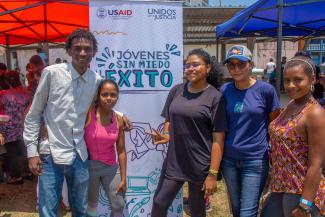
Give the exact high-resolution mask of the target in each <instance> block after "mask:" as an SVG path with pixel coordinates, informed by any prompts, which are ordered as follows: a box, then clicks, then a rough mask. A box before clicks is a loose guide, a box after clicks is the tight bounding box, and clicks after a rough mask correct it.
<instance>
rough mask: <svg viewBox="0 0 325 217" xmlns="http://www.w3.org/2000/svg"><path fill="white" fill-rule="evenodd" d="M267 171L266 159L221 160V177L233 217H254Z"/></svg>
mask: <svg viewBox="0 0 325 217" xmlns="http://www.w3.org/2000/svg"><path fill="white" fill-rule="evenodd" d="M268 170H269V161H268V159H261V160H233V159H223V160H222V164H221V171H222V175H223V177H224V179H225V182H226V185H227V189H228V193H229V196H230V202H231V209H232V212H233V216H234V217H256V216H257V213H258V206H259V200H260V197H261V194H262V191H263V188H264V185H265V182H266V179H267V175H268Z"/></svg>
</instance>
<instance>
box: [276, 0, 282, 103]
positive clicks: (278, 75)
mask: <svg viewBox="0 0 325 217" xmlns="http://www.w3.org/2000/svg"><path fill="white" fill-rule="evenodd" d="M282 23H283V0H278V38H277V58H276V60H277V61H276V72H277V73H276V93H277V95H278V97H279V98H280V85H281V73H282V72H281V68H282V67H281V55H282Z"/></svg>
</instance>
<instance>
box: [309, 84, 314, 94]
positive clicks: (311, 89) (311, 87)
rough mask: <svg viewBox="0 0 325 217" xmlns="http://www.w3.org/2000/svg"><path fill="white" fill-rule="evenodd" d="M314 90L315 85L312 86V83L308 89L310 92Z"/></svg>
mask: <svg viewBox="0 0 325 217" xmlns="http://www.w3.org/2000/svg"><path fill="white" fill-rule="evenodd" d="M314 90H315V87H314V85H313V84H312V85H310V91H311V92H314Z"/></svg>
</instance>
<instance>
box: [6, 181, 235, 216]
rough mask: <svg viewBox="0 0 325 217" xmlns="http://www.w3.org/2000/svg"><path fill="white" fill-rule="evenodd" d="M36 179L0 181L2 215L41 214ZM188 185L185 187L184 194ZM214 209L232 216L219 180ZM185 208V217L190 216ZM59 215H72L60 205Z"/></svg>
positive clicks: (223, 186)
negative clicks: (12, 181)
mask: <svg viewBox="0 0 325 217" xmlns="http://www.w3.org/2000/svg"><path fill="white" fill-rule="evenodd" d="M35 186H36V181H35V180H34V181H29V180H25V183H24V184H23V185H8V184H5V183H0V217H36V216H39V215H38V213H37V212H36V210H35V207H36V190H35V189H36V187H35ZM185 192H186V186H185V188H184V194H185ZM211 202H212V211H211V212H209V213H208V215H207V216H208V217H230V216H231V215H230V214H229V209H228V199H227V196H226V193H225V185H224V183H223V182H218V192H217V193H216V194H215V195H213V196H212V198H211ZM187 213H188V210H187V209H186V208H185V211H184V217H188V216H189V215H187ZM58 216H59V217H71V213H70V212H65V211H64V209H63V208H62V207H60V211H59V215H58Z"/></svg>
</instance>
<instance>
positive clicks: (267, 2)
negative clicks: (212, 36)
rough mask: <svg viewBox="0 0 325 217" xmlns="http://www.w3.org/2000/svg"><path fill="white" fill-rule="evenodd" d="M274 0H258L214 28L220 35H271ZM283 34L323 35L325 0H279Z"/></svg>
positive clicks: (274, 25) (275, 18)
mask: <svg viewBox="0 0 325 217" xmlns="http://www.w3.org/2000/svg"><path fill="white" fill-rule="evenodd" d="M277 3H278V0H259V1H258V2H256V3H255V4H253V5H251V6H250V7H248V8H246V9H244V10H242V11H240V12H238V13H237V14H236V15H235V16H233V17H232V18H231V19H230V20H228V21H227V22H225V23H223V24H220V25H218V26H217V27H216V35H217V38H221V37H275V36H277V28H278V7H277ZM282 22H283V25H282V27H283V36H306V37H307V36H320V35H325V0H283V21H282Z"/></svg>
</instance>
